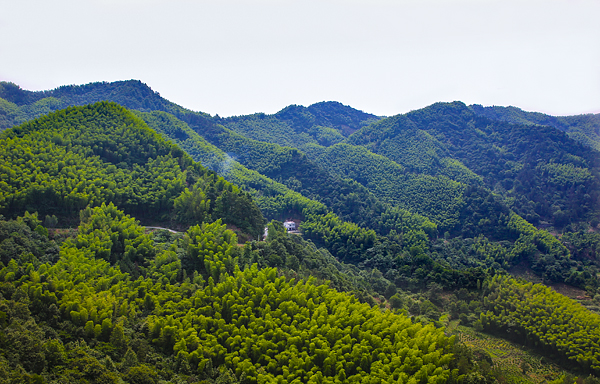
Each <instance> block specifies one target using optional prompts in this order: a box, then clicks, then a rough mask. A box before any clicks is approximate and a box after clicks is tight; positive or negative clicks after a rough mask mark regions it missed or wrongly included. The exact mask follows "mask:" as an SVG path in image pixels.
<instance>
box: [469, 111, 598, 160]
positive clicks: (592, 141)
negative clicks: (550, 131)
mask: <svg viewBox="0 0 600 384" xmlns="http://www.w3.org/2000/svg"><path fill="white" fill-rule="evenodd" d="M470 108H471V109H472V110H473V111H474V112H475V113H476V114H478V115H480V116H485V117H487V118H489V119H492V120H500V121H507V122H509V123H514V124H524V125H548V126H551V127H554V128H557V129H560V130H561V131H565V132H567V134H568V135H569V137H570V138H572V139H573V140H576V141H579V142H580V143H583V144H585V145H587V146H589V147H592V148H594V149H596V150H600V113H599V114H595V115H594V114H585V115H576V116H551V115H546V114H543V113H539V112H526V111H524V110H522V109H520V108H517V107H498V106H493V107H483V106H481V105H479V104H473V105H471V106H470Z"/></svg>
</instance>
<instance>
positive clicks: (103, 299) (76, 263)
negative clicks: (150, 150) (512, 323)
mask: <svg viewBox="0 0 600 384" xmlns="http://www.w3.org/2000/svg"><path fill="white" fill-rule="evenodd" d="M82 218H83V220H82V224H81V226H80V228H79V231H78V235H77V238H76V239H74V240H72V241H68V242H66V243H65V244H64V245H63V247H62V248H61V251H60V259H59V260H58V261H57V262H56V263H55V264H54V265H52V264H49V263H46V264H41V265H40V266H39V267H37V268H36V267H35V266H33V265H32V264H31V263H23V264H18V263H16V262H15V261H11V262H10V263H9V265H8V266H6V267H5V268H3V269H2V270H0V281H2V282H1V283H0V284H1V286H0V289H1V292H2V294H3V297H2V300H1V301H0V309H1V310H2V312H1V313H0V314H2V316H3V317H2V319H3V323H2V325H1V327H0V329H1V331H0V332H1V335H2V337H0V347H1V348H2V350H3V351H5V352H7V353H8V354H9V356H10V359H9V361H8V363H7V364H6V365H5V367H6V368H7V369H8V371H9V372H11V373H10V374H11V375H19V371H18V370H17V369H16V367H17V366H18V365H19V364H22V365H23V369H24V370H25V373H22V374H20V375H21V376H22V375H23V374H25V375H33V374H37V375H41V376H42V378H44V377H45V378H50V377H55V378H57V379H61V380H92V381H94V382H96V381H97V380H102V381H101V382H117V381H118V378H119V377H122V378H123V379H125V380H129V381H130V382H157V381H158V380H159V379H163V380H171V379H175V378H176V377H179V378H183V377H184V376H182V375H193V376H195V377H197V378H201V377H205V378H213V377H215V376H216V375H215V373H214V369H215V368H216V367H221V372H231V373H228V375H233V376H230V377H232V378H233V379H234V380H239V381H240V382H242V383H253V382H268V381H279V382H293V381H294V380H301V381H303V382H332V383H333V382H335V381H336V380H339V381H356V380H361V381H362V380H370V379H375V378H377V380H384V382H389V380H393V381H394V382H397V381H398V380H402V381H407V380H409V379H412V380H416V381H417V382H419V381H420V382H447V381H448V380H450V379H451V378H452V377H454V376H453V375H454V373H453V372H452V371H451V370H450V369H449V368H448V364H449V363H450V362H451V361H452V353H451V352H452V345H453V339H452V338H447V337H446V336H444V334H443V330H442V329H436V328H435V327H433V325H431V324H430V325H426V326H424V325H422V324H420V323H412V321H411V320H410V319H409V318H407V317H405V316H401V315H396V314H393V313H391V312H389V311H385V312H382V311H381V310H379V309H378V308H376V307H370V306H369V305H366V304H360V303H359V302H358V301H357V300H356V299H355V298H353V297H352V296H349V295H347V294H344V293H340V292H337V291H335V290H332V289H330V288H328V287H327V286H325V285H321V286H316V285H313V284H312V283H311V282H298V283H297V282H295V281H294V280H293V279H291V280H288V279H286V278H284V277H279V276H278V273H277V270H276V269H272V268H266V269H262V270H259V269H258V268H257V266H256V265H254V266H252V267H250V268H247V269H245V270H244V271H241V270H240V269H239V267H238V265H237V263H236V261H235V257H232V255H234V254H235V253H236V251H237V247H236V245H235V243H236V241H235V235H234V234H233V233H232V232H230V231H228V230H226V229H225V228H224V226H223V225H221V224H220V223H218V222H217V223H214V224H204V225H203V226H196V227H192V228H190V230H189V231H188V232H187V233H186V236H185V238H184V240H183V250H184V255H183V261H185V260H196V261H197V263H196V264H195V265H196V266H199V269H198V270H196V271H195V272H194V273H193V279H190V278H189V277H185V276H186V273H187V272H186V271H185V270H182V263H181V260H179V258H178V257H177V252H178V251H177V250H176V249H177V247H176V246H175V247H173V246H172V247H170V248H168V249H163V250H162V251H160V252H159V253H157V254H156V256H155V257H154V258H153V255H152V254H144V255H142V256H140V257H143V258H146V260H145V261H146V262H148V263H149V264H150V266H149V267H148V268H147V269H146V272H145V273H142V274H141V275H140V276H139V277H138V278H137V279H133V278H131V277H130V276H129V274H126V273H123V272H121V270H120V268H119V267H118V266H111V265H110V264H109V262H108V261H106V260H105V257H103V256H104V253H105V252H106V253H108V254H107V255H106V256H107V257H106V259H108V260H114V259H117V258H118V257H119V256H118V254H117V255H113V251H112V249H113V248H115V249H116V250H117V251H116V252H119V247H120V246H121V245H125V247H126V248H127V246H128V245H129V246H130V247H131V246H132V244H145V243H148V244H151V245H153V240H152V238H151V237H150V235H146V234H143V231H142V229H141V228H140V227H139V226H138V225H137V224H136V223H135V221H132V219H130V218H129V217H127V216H126V215H124V214H123V212H120V211H118V210H116V209H115V207H114V206H110V205H109V206H101V207H97V208H94V209H90V210H88V211H85V212H84V213H82ZM102 232H105V233H102ZM92 235H93V236H92ZM103 239H104V240H103ZM107 239H115V240H116V243H118V244H120V245H117V246H115V245H114V244H113V245H111V246H110V247H109V244H108V240H107ZM99 256H102V257H99ZM190 265H191V264H190ZM203 265H204V268H203V267H202V266H203ZM188 272H189V271H188ZM188 276H189V275H188ZM32 315H33V316H32ZM41 329H48V330H51V331H50V334H53V335H54V337H52V338H46V337H45V336H44V334H43V333H42V332H41ZM140 331H141V332H140ZM14 337H19V338H20V340H21V342H19V343H15V342H14V340H15V339H14ZM84 340H85V341H84ZM41 345H46V347H45V348H41ZM88 345H89V347H88ZM100 360H102V361H103V363H100V362H99V361H100ZM152 360H153V361H154V363H153V364H152V365H148V364H147V363H144V361H146V362H150V361H152ZM167 361H171V362H174V365H173V369H174V370H173V371H170V370H168V369H166V367H165V365H162V367H163V368H161V364H166V363H167ZM119 367H122V370H119ZM223 369H226V370H230V371H224V370H223ZM224 374H225V373H224ZM196 380H197V379H196ZM98 382H100V381H98Z"/></svg>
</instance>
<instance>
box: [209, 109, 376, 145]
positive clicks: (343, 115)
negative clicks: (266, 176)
mask: <svg viewBox="0 0 600 384" xmlns="http://www.w3.org/2000/svg"><path fill="white" fill-rule="evenodd" d="M379 119H380V117H378V116H375V115H372V114H369V113H365V112H362V111H359V110H357V109H354V108H352V107H349V106H346V105H343V104H341V103H338V102H335V101H327V102H321V103H316V104H313V105H311V106H309V107H303V106H301V105H290V106H288V107H285V108H284V109H282V110H281V111H279V112H277V113H276V114H274V115H265V114H264V113H258V114H254V115H247V116H235V117H229V118H226V119H221V120H219V122H220V123H221V124H223V125H224V126H226V127H227V128H229V129H231V130H233V131H235V132H237V133H239V134H241V135H244V136H246V137H248V138H251V139H255V140H260V141H266V142H268V143H273V144H279V145H284V146H292V147H296V148H301V149H306V146H310V145H322V146H330V145H333V144H336V143H339V142H340V141H343V140H344V138H346V137H348V136H349V135H351V134H352V133H354V132H356V131H357V130H358V129H360V128H362V127H364V126H367V125H369V124H370V123H372V122H375V121H377V120H379Z"/></svg>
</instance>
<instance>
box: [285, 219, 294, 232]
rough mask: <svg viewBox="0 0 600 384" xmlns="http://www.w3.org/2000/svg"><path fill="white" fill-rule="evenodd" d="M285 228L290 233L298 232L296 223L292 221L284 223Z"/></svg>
mask: <svg viewBox="0 0 600 384" xmlns="http://www.w3.org/2000/svg"><path fill="white" fill-rule="evenodd" d="M283 226H284V227H285V229H286V230H287V231H288V232H290V231H295V230H296V223H294V222H293V221H291V220H288V221H284V222H283Z"/></svg>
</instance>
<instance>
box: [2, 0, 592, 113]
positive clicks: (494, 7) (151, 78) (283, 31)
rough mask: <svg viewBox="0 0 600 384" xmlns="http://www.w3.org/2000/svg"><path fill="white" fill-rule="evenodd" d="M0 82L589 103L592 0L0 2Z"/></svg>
mask: <svg viewBox="0 0 600 384" xmlns="http://www.w3.org/2000/svg"><path fill="white" fill-rule="evenodd" d="M0 10H1V12H0V35H1V36H3V38H2V39H0V80H2V81H11V82H13V83H16V84H18V85H20V86H21V87H22V88H24V89H29V90H47V89H53V88H56V87H58V86H61V85H68V84H85V83H89V82H95V81H116V80H129V79H137V80H141V81H142V82H144V83H146V84H147V85H148V86H150V87H151V88H152V89H153V90H155V91H157V92H159V93H160V94H161V96H163V97H165V98H167V99H169V100H171V101H173V102H175V103H177V104H179V105H181V106H183V107H185V108H189V109H192V110H194V111H202V112H206V113H210V114H212V115H215V114H219V115H220V116H222V117H225V116H232V115H244V114H251V113H256V112H264V113H275V112H277V111H279V110H281V109H282V108H284V107H285V106H287V105H290V104H299V105H305V106H308V105H310V104H313V103H316V102H320V101H332V100H333V101H339V102H341V103H343V104H345V105H350V106H352V107H354V108H357V109H360V110H363V111H365V112H369V113H374V114H376V115H379V116H391V115H395V114H399V113H406V112H408V111H410V110H414V109H419V108H422V107H425V106H427V105H430V104H432V103H434V102H438V101H454V100H460V101H463V102H465V103H467V104H482V105H502V106H508V105H514V106H517V107H520V108H523V109H525V110H528V111H538V112H544V113H548V114H552V115H573V114H581V113H600V22H599V19H598V17H599V16H600V1H598V0H591V1H588V0H540V1H538V0H518V1H514V0H501V1H496V0H343V1H342V0H339V1H337V0H301V1H296V0H257V1H254V0H169V1H163V0H96V1H81V0H19V1H14V0H0Z"/></svg>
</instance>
